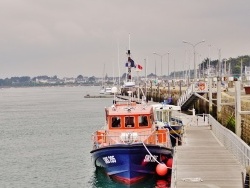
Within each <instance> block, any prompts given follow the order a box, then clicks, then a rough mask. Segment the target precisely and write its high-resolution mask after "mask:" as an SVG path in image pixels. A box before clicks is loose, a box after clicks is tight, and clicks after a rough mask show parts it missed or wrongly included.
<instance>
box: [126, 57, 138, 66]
mask: <svg viewBox="0 0 250 188" xmlns="http://www.w3.org/2000/svg"><path fill="white" fill-rule="evenodd" d="M125 66H126V67H136V66H135V62H134V60H133V59H131V58H130V57H129V58H128V61H127V63H126V64H125Z"/></svg>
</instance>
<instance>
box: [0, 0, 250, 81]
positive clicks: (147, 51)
mask: <svg viewBox="0 0 250 188" xmlns="http://www.w3.org/2000/svg"><path fill="white" fill-rule="evenodd" d="M249 18H250V1H249V0H230V1H229V0H133V1H132V0H130V1H129V0H0V26H1V28H0V78H7V77H14V76H30V77H35V76H42V75H47V76H55V75H57V76H58V77H61V78H63V77H77V76H78V75H83V76H97V77H102V76H103V75H104V74H107V75H108V76H110V77H111V76H119V75H121V74H122V73H124V72H125V71H126V69H125V63H126V61H127V55H126V52H127V50H128V49H130V50H131V57H132V59H133V60H134V61H135V63H136V64H140V65H141V66H143V70H142V71H141V72H139V74H141V75H144V74H145V70H146V73H147V74H149V73H156V74H157V75H159V76H160V75H161V74H163V75H167V74H168V72H169V73H171V72H172V71H174V70H175V71H181V70H188V69H189V68H190V69H194V50H195V53H196V59H195V60H196V67H197V65H198V64H199V63H200V62H201V61H202V60H204V59H205V58H208V57H210V58H211V60H215V59H219V58H220V59H227V58H230V57H232V58H235V57H238V56H242V55H250V21H249ZM129 39H130V40H129ZM183 40H185V41H187V42H189V44H186V43H183ZM202 40H205V42H203V43H200V44H198V45H196V46H195V48H193V46H192V45H195V44H197V43H199V42H201V41H202ZM219 51H220V53H219ZM154 52H156V53H157V54H158V55H157V54H153V53H154ZM168 52H169V54H168ZM168 66H169V69H168ZM145 67H147V69H145ZM133 71H134V70H133Z"/></svg>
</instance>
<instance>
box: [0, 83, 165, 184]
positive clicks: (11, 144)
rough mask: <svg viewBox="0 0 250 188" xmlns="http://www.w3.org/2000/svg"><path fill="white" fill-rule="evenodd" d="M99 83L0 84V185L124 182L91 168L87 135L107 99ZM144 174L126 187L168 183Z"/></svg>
mask: <svg viewBox="0 0 250 188" xmlns="http://www.w3.org/2000/svg"><path fill="white" fill-rule="evenodd" d="M99 89H100V88H99V87H96V86H93V87H90V86H89V87H34V88H4V89H0V169H1V170H0V187H1V188H12V187H13V188H14V187H15V188H17V187H18V188H19V187H20V188H29V187H31V188H35V187H39V188H42V187H48V188H54V187H58V188H64V187H73V188H79V187H82V188H85V187H90V188H115V187H120V188H122V187H127V186H125V185H122V184H118V183H115V182H113V181H112V180H110V179H109V178H108V177H107V175H106V174H104V173H103V172H101V171H96V169H95V167H94V166H93V164H92V161H91V155H90V151H91V149H92V143H91V134H92V132H94V131H95V130H96V129H98V128H100V127H101V126H102V125H104V123H105V118H104V108H105V106H109V105H110V104H111V103H112V100H113V99H112V98H84V96H85V95H87V94H89V95H98V94H99ZM168 184H169V182H167V181H166V182H165V181H162V180H161V181H156V180H155V179H153V178H152V179H149V180H147V181H144V182H143V183H141V184H138V185H134V186H130V187H145V188H151V187H168V186H167V185H168Z"/></svg>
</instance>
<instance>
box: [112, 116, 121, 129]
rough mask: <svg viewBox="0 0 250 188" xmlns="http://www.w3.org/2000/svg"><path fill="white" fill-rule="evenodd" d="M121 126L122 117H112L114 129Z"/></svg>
mask: <svg viewBox="0 0 250 188" xmlns="http://www.w3.org/2000/svg"><path fill="white" fill-rule="evenodd" d="M120 126H121V119H120V117H116V116H115V117H112V127H120Z"/></svg>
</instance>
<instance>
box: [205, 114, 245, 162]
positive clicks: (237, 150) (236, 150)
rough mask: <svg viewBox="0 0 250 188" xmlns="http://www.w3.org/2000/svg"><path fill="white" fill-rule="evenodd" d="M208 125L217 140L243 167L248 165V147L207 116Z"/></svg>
mask: <svg viewBox="0 0 250 188" xmlns="http://www.w3.org/2000/svg"><path fill="white" fill-rule="evenodd" d="M209 124H210V125H211V126H212V131H213V133H214V134H215V136H216V137H217V138H218V140H219V141H220V142H221V143H222V144H223V145H224V147H225V148H227V149H228V150H229V151H230V152H231V153H232V154H233V155H234V156H235V157H236V158H237V160H238V161H239V163H240V164H241V165H242V166H243V167H246V166H249V165H250V147H249V146H248V145H247V144H246V143H245V142H244V141H243V140H242V139H240V138H239V137H238V136H237V135H236V134H235V133H233V132H232V131H230V130H229V129H227V128H225V127H224V126H223V125H221V124H220V123H219V122H217V121H216V119H214V118H213V117H212V116H211V115H209Z"/></svg>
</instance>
